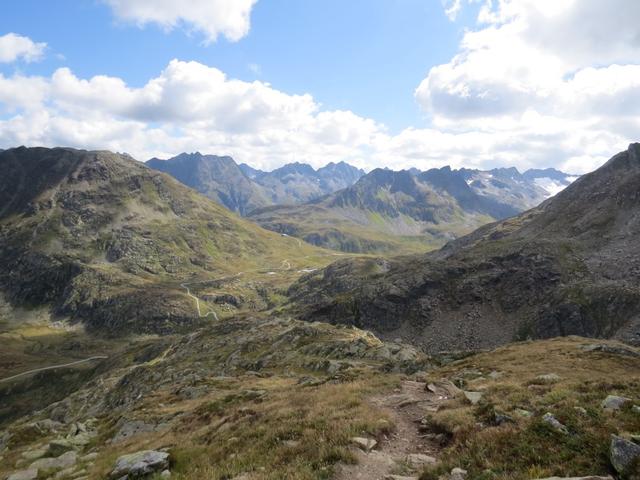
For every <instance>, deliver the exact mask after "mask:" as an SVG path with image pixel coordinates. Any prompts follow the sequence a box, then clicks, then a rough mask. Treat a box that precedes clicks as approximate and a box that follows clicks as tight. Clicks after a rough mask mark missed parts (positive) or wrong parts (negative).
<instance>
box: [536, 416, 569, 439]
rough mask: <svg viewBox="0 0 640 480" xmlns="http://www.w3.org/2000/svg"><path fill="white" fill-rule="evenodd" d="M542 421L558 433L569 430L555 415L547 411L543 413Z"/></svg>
mask: <svg viewBox="0 0 640 480" xmlns="http://www.w3.org/2000/svg"><path fill="white" fill-rule="evenodd" d="M542 421H543V422H545V423H548V424H549V425H551V426H552V427H553V428H554V429H555V430H557V431H558V432H560V433H565V434H567V433H569V430H567V427H565V426H564V425H563V424H562V423H561V422H560V421H559V420H558V419H557V418H556V417H554V416H553V414H552V413H549V412H547V413H545V414H544V416H543V417H542Z"/></svg>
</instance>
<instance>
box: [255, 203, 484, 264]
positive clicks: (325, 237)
mask: <svg viewBox="0 0 640 480" xmlns="http://www.w3.org/2000/svg"><path fill="white" fill-rule="evenodd" d="M249 218H251V219H252V220H254V221H256V222H257V223H258V224H260V225H262V226H264V227H265V228H269V229H272V230H275V231H285V232H290V234H291V235H294V236H296V237H298V238H301V239H305V240H307V241H308V242H311V243H314V244H318V245H321V246H323V247H325V248H331V249H334V250H339V251H345V252H361V253H387V254H394V255H397V254H407V253H421V252H426V251H429V250H433V249H435V248H438V247H441V246H442V245H444V244H445V243H446V242H447V241H448V240H450V239H452V238H455V237H459V236H461V235H464V234H466V233H469V232H470V231H472V230H474V229H475V228H477V227H479V226H481V225H484V224H486V223H488V222H491V221H493V219H492V218H491V217H488V216H483V215H478V216H473V215H467V216H461V217H459V218H456V219H453V220H452V221H449V222H444V223H439V224H434V223H430V222H421V221H418V220H415V219H413V218H411V217H409V216H407V215H401V216H400V217H395V218H392V217H388V216H386V215H383V214H381V213H378V212H375V211H370V210H365V209H355V208H339V207H327V206H324V205H322V204H313V205H301V206H294V207H275V208H271V209H265V210H261V211H258V212H255V213H253V214H250V215H249ZM403 232H405V233H403ZM412 232H413V233H412Z"/></svg>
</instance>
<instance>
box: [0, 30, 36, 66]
mask: <svg viewBox="0 0 640 480" xmlns="http://www.w3.org/2000/svg"><path fill="white" fill-rule="evenodd" d="M46 48H47V44H46V43H36V42H34V41H33V40H31V39H30V38H29V37H24V36H22V35H18V34H16V33H7V34H6V35H2V36H0V63H11V62H15V61H16V60H18V59H22V60H24V61H25V62H34V61H36V60H40V59H41V58H42V56H43V55H44V51H45V49H46Z"/></svg>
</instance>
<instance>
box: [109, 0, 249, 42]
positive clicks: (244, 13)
mask: <svg viewBox="0 0 640 480" xmlns="http://www.w3.org/2000/svg"><path fill="white" fill-rule="evenodd" d="M104 2H105V3H106V4H107V5H109V6H110V7H111V9H112V10H113V12H114V14H115V15H116V17H117V18H119V19H121V20H124V21H127V22H133V23H135V24H137V25H139V26H141V27H143V26H145V25H147V24H149V23H154V24H157V25H159V26H160V27H161V28H164V29H166V30H172V29H174V28H176V27H184V28H186V29H187V30H193V31H197V32H199V33H201V34H203V35H204V36H205V40H206V42H207V43H210V42H215V41H216V39H217V38H218V36H219V35H223V36H225V37H226V38H227V39H228V40H231V41H237V40H240V39H241V38H242V37H244V36H245V35H247V33H249V27H250V18H249V17H250V14H251V9H252V8H253V5H254V4H255V3H256V2H257V0H181V1H175V0H104Z"/></svg>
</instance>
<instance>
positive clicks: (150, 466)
mask: <svg viewBox="0 0 640 480" xmlns="http://www.w3.org/2000/svg"><path fill="white" fill-rule="evenodd" d="M167 468H169V454H168V453H167V452H159V451H157V450H141V451H139V452H136V453H130V454H129V455H123V456H121V457H120V458H118V459H117V460H116V464H115V466H114V468H113V471H112V472H111V475H110V477H111V478H114V479H120V478H122V477H125V476H129V477H132V478H136V477H142V476H144V475H149V474H151V473H154V472H158V471H163V470H166V469H167Z"/></svg>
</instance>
